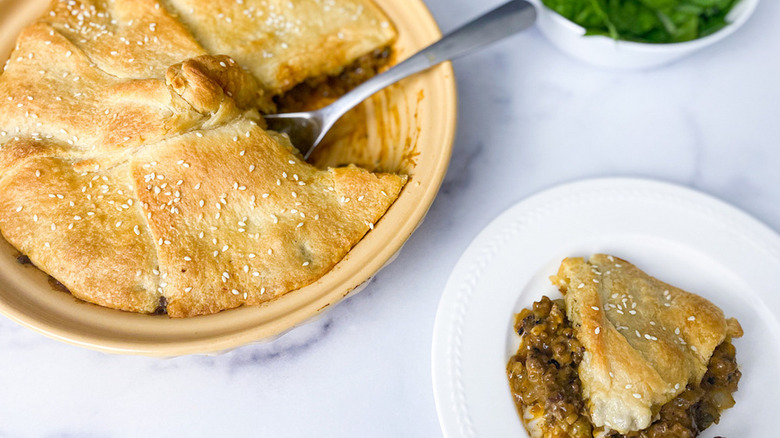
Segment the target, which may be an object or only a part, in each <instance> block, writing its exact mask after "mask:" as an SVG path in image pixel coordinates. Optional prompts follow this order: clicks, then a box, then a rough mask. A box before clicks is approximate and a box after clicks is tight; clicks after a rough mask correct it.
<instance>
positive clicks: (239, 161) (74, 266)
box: [0, 0, 406, 317]
mask: <svg viewBox="0 0 780 438" xmlns="http://www.w3.org/2000/svg"><path fill="white" fill-rule="evenodd" d="M190 3H193V5H192V6H197V7H198V8H196V10H197V11H198V13H195V12H193V13H191V14H190V15H189V18H186V17H185V16H187V11H186V10H181V9H176V8H174V6H176V5H178V6H181V5H184V2H165V4H163V3H160V2H158V1H155V0H141V1H136V0H133V1H130V0H114V1H108V0H80V1H54V2H52V7H51V11H50V12H49V13H47V14H46V15H44V17H42V18H41V19H40V20H39V21H38V22H36V23H34V24H33V25H31V26H30V27H28V28H27V29H25V30H24V32H23V33H22V35H21V36H20V38H19V41H18V44H17V48H16V50H15V51H14V53H13V54H12V57H11V60H10V62H9V63H8V65H7V68H6V70H5V72H4V73H3V75H2V76H0V231H1V232H2V234H3V236H4V237H5V238H6V239H7V240H8V241H9V242H10V243H11V244H12V245H14V246H15V247H17V248H18V249H19V250H20V251H22V253H24V254H26V255H28V256H29V258H30V260H31V261H32V262H33V263H34V264H35V265H37V266H38V267H40V268H41V269H43V270H44V271H46V272H47V273H49V274H50V275H52V276H53V277H55V278H56V279H57V280H59V281H60V282H62V283H63V284H64V285H65V286H66V287H67V288H68V289H69V290H70V291H71V292H72V293H73V294H74V295H75V296H77V297H79V298H82V299H84V300H87V301H91V302H93V303H97V304H101V305H104V306H108V307H112V308H117V309H123V310H128V311H135V312H147V313H148V312H154V311H155V309H157V307H158V306H159V304H160V303H161V302H162V303H167V311H168V313H169V314H170V315H171V316H176V317H179V316H192V315H199V314H208V313H214V312H218V311H220V310H223V309H229V308H234V307H237V306H240V305H244V304H260V303H263V302H266V301H269V300H271V299H273V298H274V297H277V296H280V295H282V294H284V293H286V292H289V291H290V290H294V289H297V288H300V287H302V286H305V285H307V284H310V283H312V282H314V281H316V280H317V279H318V278H320V277H321V276H322V275H324V274H325V273H326V272H327V271H328V270H330V269H331V268H332V267H333V266H334V265H335V264H336V263H337V262H338V261H339V260H340V259H341V258H343V257H344V255H345V254H346V253H347V252H348V251H349V250H350V248H351V247H352V246H353V245H354V244H355V243H356V242H358V241H359V240H360V239H361V238H362V237H363V235H364V234H365V233H366V232H368V231H369V229H371V228H373V225H374V223H376V222H377V221H378V220H379V219H380V218H381V216H382V215H383V214H384V212H385V211H386V210H387V208H388V207H389V206H390V205H391V204H392V203H393V202H394V200H395V199H396V198H397V196H398V194H399V193H400V191H401V189H402V187H403V185H404V183H405V181H406V178H405V177H403V176H398V175H388V174H372V173H369V172H367V171H365V170H362V169H358V168H355V167H352V166H350V167H346V168H339V169H329V170H324V171H322V170H318V169H316V168H314V167H312V166H310V165H309V164H307V163H306V162H304V161H302V160H301V159H300V157H299V155H298V154H297V151H296V150H295V149H294V148H293V147H292V145H290V144H289V141H288V140H287V138H286V137H282V136H279V135H277V134H274V133H272V132H266V131H264V130H263V129H262V126H263V121H262V118H261V117H260V115H259V111H263V110H266V109H268V108H269V105H270V102H271V100H270V99H271V97H272V96H271V94H270V93H271V92H272V91H277V90H279V89H280V87H281V88H284V87H286V86H287V85H284V86H281V85H280V84H281V83H282V82H284V81H292V80H293V79H291V78H296V79H295V80H298V79H305V75H309V74H322V73H325V72H327V71H330V70H329V69H331V68H335V67H334V66H332V65H330V64H329V63H330V62H331V61H332V60H333V59H336V60H338V61H339V62H344V63H346V64H348V63H349V62H351V61H353V60H354V59H355V58H357V57H359V56H361V55H364V54H365V53H368V52H370V51H372V50H374V49H376V48H379V47H381V46H384V45H387V44H389V43H390V42H391V41H392V38H394V35H395V34H394V31H392V29H391V30H390V31H383V32H380V33H381V35H383V37H382V38H377V37H376V35H378V33H376V32H373V31H372V32H369V33H368V37H366V38H361V36H360V31H361V29H363V30H366V29H368V28H370V27H371V26H372V25H373V23H375V22H376V21H377V20H380V19H381V20H384V18H383V16H382V15H381V12H379V10H378V9H376V7H375V6H373V5H372V4H371V3H370V2H369V1H367V0H335V1H333V2H327V3H328V4H335V5H343V8H334V9H333V10H332V11H330V10H326V9H324V8H323V6H322V5H323V4H322V3H321V2H313V1H309V0H294V1H292V2H289V3H291V4H295V5H296V6H300V8H298V9H296V10H297V11H298V12H300V13H301V14H302V15H299V16H296V15H295V14H294V13H292V12H291V13H290V14H288V15H283V16H281V17H280V19H285V20H295V19H302V20H307V19H310V18H311V17H312V14H314V13H315V12H316V10H315V9H314V8H319V9H318V10H319V12H320V13H321V16H320V19H323V21H322V22H320V21H316V22H315V24H316V26H314V28H315V29H316V32H307V31H306V29H307V27H306V26H302V27H301V28H300V29H301V31H302V32H303V33H302V34H301V35H297V36H289V38H287V39H285V40H284V41H287V42H288V44H289V45H290V46H293V47H295V48H296V49H295V50H297V51H294V53H295V54H294V55H290V57H289V58H288V60H287V61H284V58H285V53H286V52H279V53H277V55H278V61H277V63H276V64H274V63H270V64H269V65H271V64H273V65H276V67H274V66H273V65H271V66H270V67H269V66H263V67H258V66H259V65H260V64H258V63H257V62H250V64H249V65H248V66H249V70H245V69H244V68H242V67H241V66H240V65H239V64H238V63H237V62H235V61H234V59H233V58H231V57H230V56H227V55H231V54H233V55H235V56H244V57H246V58H247V59H249V55H250V52H251V50H253V49H251V48H247V47H245V46H242V45H241V44H238V42H240V41H238V40H236V39H235V38H234V36H233V34H232V33H230V32H232V31H233V29H228V28H226V27H224V26H222V25H217V24H215V23H211V21H209V20H207V21H208V22H209V23H211V24H213V25H214V26H216V27H213V26H212V27H208V28H206V31H205V32H206V33H203V32H204V30H203V29H204V28H202V27H201V24H197V23H199V22H198V20H202V19H204V18H203V15H202V14H201V12H203V11H210V9H209V8H211V7H212V6H214V5H216V4H218V3H219V4H221V3H222V2H219V1H217V2H214V1H208V2H207V1H197V2H190ZM230 3H231V4H236V2H230ZM241 3H242V4H243V7H244V8H245V9H246V10H252V11H255V12H256V11H258V10H261V9H262V7H268V5H267V4H266V3H267V2H265V1H259V0H257V1H250V0H245V1H243V2H241ZM286 3H288V1H287V0H286V1H285V4H286ZM187 5H189V3H188V4H187ZM360 5H364V7H363V8H362V9H360V11H361V12H358V9H355V8H356V7H357V6H360ZM223 6H226V4H225V5H223ZM231 10H232V11H233V12H234V13H237V14H238V13H239V12H240V11H239V10H238V9H231ZM344 11H350V14H351V15H350V17H353V16H354V17H356V18H357V19H356V20H355V22H356V23H358V24H356V25H355V27H354V33H350V34H349V38H347V40H348V41H352V42H353V43H354V44H352V45H349V50H347V49H346V48H344V51H342V52H338V56H325V55H326V54H322V53H320V54H319V55H322V56H321V57H322V58H328V61H327V62H324V61H323V62H319V64H318V63H317V62H314V63H313V64H307V63H306V62H302V61H301V60H300V59H299V58H300V54H299V52H300V50H306V49H307V48H309V47H311V44H313V42H314V41H316V40H317V39H325V40H327V41H330V39H331V36H332V35H333V34H336V33H338V30H337V29H340V28H341V26H344V25H345V24H344V23H345V21H344V19H345V18H344V17H345V16H346V15H345V12H344ZM199 14H201V15H199ZM294 17H298V18H294ZM235 18H236V20H237V22H238V21H240V17H239V16H238V15H236V16H235ZM193 23H195V24H193ZM258 23H259V22H256V27H257V29H254V31H255V33H256V34H257V32H270V31H269V30H268V29H267V28H265V27H263V26H264V25H261V24H258ZM276 24H278V23H276ZM276 24H274V25H275V26H276ZM192 26H195V27H192ZM241 26H243V27H242V28H241V29H243V31H246V32H249V31H250V30H252V29H249V27H248V26H251V22H249V21H244V22H243V24H241ZM379 28H381V27H379ZM262 29H265V30H262ZM351 29H352V28H351ZM214 32H217V33H220V32H221V33H222V34H221V35H222V36H221V37H220V36H219V35H214V34H213V33H214ZM250 33H251V32H250ZM217 37H219V38H217ZM209 38H217V39H215V40H214V41H211V40H210V39H209ZM201 42H203V43H204V44H206V43H209V44H206V45H207V47H208V48H210V49H211V48H214V47H216V48H217V49H225V51H224V52H221V51H219V52H212V51H211V50H209V51H208V52H207V51H206V50H205V49H204V48H203V47H202V46H201V45H200V44H201ZM229 42H233V43H234V44H236V45H235V47H233V49H231V50H228V49H230V47H227V46H224V45H225V44H228V43H229ZM274 42H277V43H278V41H277V40H276V39H273V38H272V39H270V40H269V41H268V42H267V43H266V45H268V44H272V43H274ZM297 43H300V45H299V46H296V45H295V44H297ZM264 47H265V46H264ZM269 47H270V46H269ZM328 47H330V46H328ZM338 47H341V46H338ZM345 47H347V46H345ZM355 47H364V48H365V50H364V52H361V50H363V49H356V48H355ZM334 50H337V49H334ZM338 50H340V49H338ZM209 52H211V53H212V54H210V53H209ZM291 53H292V52H291ZM313 58H317V57H313ZM296 66H297V67H296ZM304 66H305V68H304ZM298 67H300V68H299V69H298ZM274 68H277V69H279V71H276V72H274ZM296 69H297V70H296ZM282 70H283V71H284V73H280V71H282ZM292 71H295V72H296V73H294V74H292V73H290V72H292ZM301 75H303V76H301ZM268 78H271V80H270V82H269V79H268ZM279 78H286V79H284V81H282V82H280V79H279ZM284 83H285V84H286V83H287V82H284Z"/></svg>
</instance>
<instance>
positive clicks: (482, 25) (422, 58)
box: [323, 0, 536, 129]
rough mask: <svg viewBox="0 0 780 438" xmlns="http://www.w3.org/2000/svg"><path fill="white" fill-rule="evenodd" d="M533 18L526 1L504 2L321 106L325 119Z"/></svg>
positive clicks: (511, 31)
mask: <svg viewBox="0 0 780 438" xmlns="http://www.w3.org/2000/svg"><path fill="white" fill-rule="evenodd" d="M535 20H536V10H535V9H534V7H533V5H531V4H530V3H529V2H527V1H524V0H512V1H510V2H508V3H505V4H504V5H502V6H499V7H498V8H496V9H494V10H492V11H490V12H488V13H487V14H485V15H482V16H481V17H479V18H477V19H475V20H473V21H471V22H469V23H466V24H465V25H463V26H462V27H460V28H458V29H456V30H454V31H452V32H450V33H449V34H447V35H445V36H444V37H443V38H442V39H440V40H439V41H437V42H435V43H433V44H432V45H430V46H428V47H426V48H425V49H423V50H421V51H419V52H417V53H415V54H414V55H412V56H411V57H409V58H408V59H406V60H405V61H403V62H401V63H400V64H398V65H396V66H394V67H393V68H391V69H389V70H387V71H385V72H384V73H382V74H380V75H377V76H375V77H373V78H372V79H370V80H368V81H366V82H364V83H363V84H362V85H360V86H358V87H357V88H355V89H353V90H352V91H350V92H349V93H347V94H345V95H344V96H342V97H341V98H340V99H339V100H338V101H336V102H335V103H334V104H332V105H330V106H329V107H326V108H323V110H325V112H326V113H327V116H326V119H330V120H334V121H335V120H337V119H338V118H339V117H341V116H342V115H344V114H345V113H346V112H347V111H349V110H350V109H352V108H354V107H355V106H356V105H357V104H359V103H360V102H362V101H364V100H366V99H367V98H369V97H370V96H371V95H373V94H374V93H376V92H377V91H380V90H382V89H384V88H385V87H387V86H389V85H392V84H394V83H396V82H398V81H400V80H401V79H404V78H406V77H408V76H411V75H413V74H415V73H419V72H421V71H423V70H427V69H429V68H431V67H433V66H434V65H437V64H439V63H442V62H444V61H449V60H451V59H455V58H457V57H460V56H463V55H466V54H468V53H470V52H472V51H474V50H476V49H479V48H480V47H483V46H486V45H488V44H490V43H493V42H495V41H498V40H500V39H503V38H505V37H508V36H510V35H512V34H514V33H517V32H520V31H521V30H525V29H527V28H529V27H531V26H532V25H533V24H534V21H535ZM327 128H329V127H326V129H327Z"/></svg>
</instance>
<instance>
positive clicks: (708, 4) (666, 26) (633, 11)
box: [542, 0, 739, 44]
mask: <svg viewBox="0 0 780 438" xmlns="http://www.w3.org/2000/svg"><path fill="white" fill-rule="evenodd" d="M738 1H739V0H542V2H543V3H544V4H545V6H547V7H548V8H550V9H552V10H553V11H555V12H557V13H559V14H561V15H562V16H564V17H566V18H568V19H569V20H571V21H573V22H575V23H577V24H579V25H580V26H582V27H584V28H585V30H586V35H606V36H610V37H612V38H614V39H620V40H626V41H637V42H642V43H660V44H663V43H679V42H683V41H690V40H695V39H697V38H701V37H704V36H707V35H710V34H712V33H715V32H717V31H718V30H720V29H722V28H724V27H725V26H726V25H727V24H728V23H727V22H726V15H728V13H729V11H731V9H732V8H733V7H734V5H735V4H736V3H737V2H738Z"/></svg>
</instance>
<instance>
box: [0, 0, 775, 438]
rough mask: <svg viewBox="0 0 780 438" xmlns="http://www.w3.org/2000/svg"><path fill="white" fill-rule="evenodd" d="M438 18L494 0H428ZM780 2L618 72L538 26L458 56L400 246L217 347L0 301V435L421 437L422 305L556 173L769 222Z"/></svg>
mask: <svg viewBox="0 0 780 438" xmlns="http://www.w3.org/2000/svg"><path fill="white" fill-rule="evenodd" d="M427 3H428V5H429V7H430V8H431V10H432V12H433V14H434V15H435V16H436V18H437V19H438V20H439V22H440V24H441V27H442V28H443V29H444V30H449V29H453V28H454V27H455V26H456V25H458V24H459V23H462V22H464V21H465V20H466V19H468V18H470V17H472V16H475V15H476V14H478V13H480V12H481V11H486V10H487V9H489V8H490V7H492V6H494V5H497V4H498V3H500V0H489V1H483V2H474V1H470V0H428V1H427ZM778 19H780V4H778V3H777V2H776V1H773V0H765V1H763V2H761V4H760V6H759V8H758V11H757V13H756V15H755V16H754V17H753V18H752V19H751V21H750V22H749V23H748V25H747V26H746V27H745V28H744V29H742V30H740V31H739V32H738V33H737V34H735V35H734V36H732V37H731V38H728V39H727V40H725V41H723V42H721V43H720V44H718V45H717V46H715V47H712V48H709V49H707V50H705V51H703V52H700V53H698V54H696V55H694V56H692V57H689V58H687V59H685V60H683V61H681V62H679V63H676V64H674V65H670V66H667V67H664V68H661V69H657V70H653V71H648V72H640V73H626V72H615V71H605V70H600V69H596V68H593V67H590V66H588V65H584V64H581V63H580V62H577V61H575V60H572V59H570V58H568V57H566V56H564V55H562V54H561V53H559V52H558V51H557V50H556V49H555V48H554V47H552V46H551V45H550V44H549V43H548V42H547V41H545V40H544V38H543V37H542V36H541V35H540V34H539V32H538V31H536V30H531V31H529V32H527V33H525V34H523V35H519V36H516V37H513V38H511V39H509V40H507V41H504V42H502V43H499V44H497V45H495V46H493V47H491V48H490V49H488V50H485V51H483V52H481V53H479V54H475V55H472V56H470V57H468V58H466V59H463V60H460V61H458V62H456V64H455V67H456V72H457V76H458V86H459V95H460V104H459V106H460V107H459V113H460V124H459V133H458V137H457V141H456V145H455V151H454V155H453V159H452V165H451V167H450V172H449V174H448V177H447V180H446V182H445V184H444V186H443V187H442V191H441V193H440V195H439V197H438V199H437V200H436V202H435V204H434V205H433V208H432V210H431V212H430V214H429V215H428V217H427V219H426V221H425V223H424V224H423V226H422V227H421V228H420V229H419V230H418V231H417V233H415V234H414V236H412V238H411V240H410V241H409V242H408V244H407V245H406V247H405V248H404V250H403V252H402V253H401V255H400V257H399V258H398V260H397V261H396V262H395V263H393V264H392V265H391V266H389V267H388V268H386V269H385V270H383V271H382V272H381V273H380V274H379V275H377V277H376V278H375V279H374V280H373V282H372V283H371V284H370V285H369V287H368V288H367V289H366V290H365V291H364V292H362V293H360V294H358V295H356V296H354V297H351V298H350V299H348V300H346V301H345V302H343V303H342V304H341V305H339V306H336V307H335V308H334V309H333V310H332V311H330V312H328V313H327V314H325V315H324V317H323V318H322V319H320V320H318V321H316V322H314V323H311V324H309V325H307V326H304V327H301V328H299V329H297V330H295V331H293V332H292V333H290V334H288V335H286V336H284V337H282V338H281V339H279V340H277V341H275V342H273V343H270V344H267V345H259V346H247V347H244V348H240V349H238V350H236V351H233V352H231V353H228V354H224V355H221V356H217V357H182V358H176V359H167V360H161V359H149V358H142V357H123V356H110V355H105V354H102V353H96V352H92V351H88V350H83V349H79V348H76V347H72V346H69V345H65V344H61V343H58V342H55V341H53V340H49V339H47V338H45V337H43V336H41V335H38V334H36V333H34V332H32V331H29V330H27V329H24V328H21V327H19V326H17V325H16V324H14V323H12V322H11V321H9V320H7V319H5V318H0V388H1V389H0V393H2V396H0V437H24V436H35V437H37V436H42V437H77V436H78V437H81V436H90V437H138V436H223V437H226V436H273V437H312V436H317V437H319V436H328V437H331V436H332V437H436V436H441V431H440V429H439V424H438V420H437V417H436V409H435V406H434V402H433V396H432V392H431V370H430V349H431V334H432V327H433V321H434V317H435V314H436V307H437V303H438V300H439V296H440V293H441V291H442V288H443V287H444V284H445V281H446V279H447V277H448V275H449V273H450V270H451V269H452V267H453V265H454V264H455V262H456V260H457V259H458V257H459V255H460V253H461V252H462V251H463V250H464V249H465V248H466V246H467V245H468V244H469V242H470V241H471V239H472V238H473V237H474V236H475V235H476V234H477V233H478V232H479V230H480V229H481V228H482V227H483V226H485V225H486V224H487V223H488V222H490V220H491V219H492V218H494V217H495V216H496V215H498V214H499V213H500V212H502V211H503V210H504V209H506V208H508V207H509V206H511V205H512V204H514V203H516V202H517V201H519V200H521V199H523V198H525V197H527V196H528V195H530V194H532V193H535V192H537V191H539V190H541V189H543V188H547V187H551V186H554V185H557V184H559V183H562V182H568V181H573V180H577V179H582V178H589V177H598V176H617V175H620V176H642V177H649V178H656V179H661V180H665V181H671V182H676V183H680V184H683V185H686V186H690V187H694V188H697V189H699V190H702V191H704V192H707V193H710V194H712V195H715V196H717V197H719V198H721V199H724V200H726V201H727V202H730V203H732V204H734V205H736V206H737V207H739V208H741V209H744V210H745V211H747V212H748V213H750V214H752V215H754V216H756V217H757V218H759V219H760V220H762V221H764V222H765V223H767V224H768V225H769V226H770V227H772V228H774V229H775V230H779V229H780V85H778V78H780V56H779V55H780V27H778V26H777V22H778Z"/></svg>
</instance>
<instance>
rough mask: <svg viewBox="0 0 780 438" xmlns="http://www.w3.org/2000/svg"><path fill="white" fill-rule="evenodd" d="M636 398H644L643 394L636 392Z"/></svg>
mask: <svg viewBox="0 0 780 438" xmlns="http://www.w3.org/2000/svg"><path fill="white" fill-rule="evenodd" d="M634 398H642V394H637V393H634Z"/></svg>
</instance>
